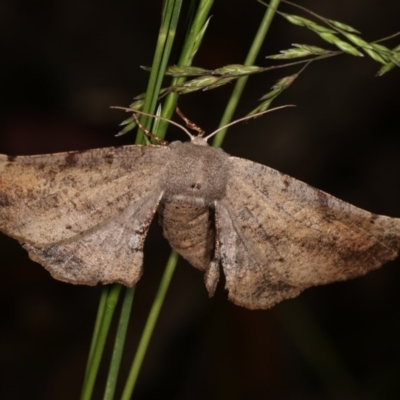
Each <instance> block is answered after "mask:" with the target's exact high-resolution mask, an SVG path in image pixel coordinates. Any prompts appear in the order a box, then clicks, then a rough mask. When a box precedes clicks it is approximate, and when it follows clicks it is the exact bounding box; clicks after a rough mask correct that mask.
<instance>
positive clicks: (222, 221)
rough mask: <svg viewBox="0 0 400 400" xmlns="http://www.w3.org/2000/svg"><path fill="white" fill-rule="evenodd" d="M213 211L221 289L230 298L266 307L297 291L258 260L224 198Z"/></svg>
mask: <svg viewBox="0 0 400 400" xmlns="http://www.w3.org/2000/svg"><path fill="white" fill-rule="evenodd" d="M241 195H243V193H242V194H241ZM239 197H240V196H236V198H237V199H238V198H239ZM215 212H216V221H218V227H217V232H218V241H219V246H220V248H219V252H220V259H221V264H222V268H223V271H224V274H225V288H226V289H227V290H228V293H229V294H228V296H229V299H230V300H231V301H233V302H234V303H235V304H237V305H240V306H243V307H247V308H249V309H266V308H271V307H272V306H274V305H275V304H276V303H279V302H280V301H282V300H285V299H289V298H292V297H296V296H297V295H298V294H299V293H300V292H301V288H297V287H293V286H291V285H289V284H288V283H286V282H284V281H283V280H282V279H280V278H279V276H276V275H275V274H274V273H273V272H272V271H271V270H270V269H268V266H266V265H264V264H263V263H262V262H260V260H259V259H258V258H257V254H256V253H254V251H253V247H252V245H251V243H249V241H248V239H247V238H246V237H245V236H244V235H243V233H242V230H241V226H240V222H238V221H237V214H236V212H235V210H233V209H232V208H231V206H230V204H229V202H228V201H227V200H226V199H223V200H221V201H218V202H217V204H216V208H215Z"/></svg>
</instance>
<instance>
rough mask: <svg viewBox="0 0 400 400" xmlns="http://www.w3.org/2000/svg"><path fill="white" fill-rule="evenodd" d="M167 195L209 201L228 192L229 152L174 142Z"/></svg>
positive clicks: (165, 184) (202, 202) (167, 196)
mask: <svg viewBox="0 0 400 400" xmlns="http://www.w3.org/2000/svg"><path fill="white" fill-rule="evenodd" d="M170 148H171V162H170V164H169V166H168V168H167V174H166V176H165V180H164V188H163V189H164V193H165V195H164V198H167V199H171V198H174V199H180V200H187V201H189V202H193V203H197V204H204V205H210V204H212V203H213V202H214V201H215V200H219V199H221V198H223V197H224V196H225V189H226V183H227V180H228V160H229V156H228V155H227V154H226V153H225V152H223V151H222V150H219V149H214V148H212V147H209V146H199V145H196V144H193V143H190V142H189V143H180V142H173V143H172V144H171V145H170Z"/></svg>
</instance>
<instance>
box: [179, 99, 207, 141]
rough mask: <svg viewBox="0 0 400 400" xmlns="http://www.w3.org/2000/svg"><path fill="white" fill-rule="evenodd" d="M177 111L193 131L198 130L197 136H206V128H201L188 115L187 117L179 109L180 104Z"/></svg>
mask: <svg viewBox="0 0 400 400" xmlns="http://www.w3.org/2000/svg"><path fill="white" fill-rule="evenodd" d="M175 111H176V113H177V114H178V115H179V116H180V117H181V118H182V119H183V120H184V121H185V124H186V126H187V127H188V128H189V129H192V130H193V131H196V132H197V137H203V136H204V134H205V132H204V129H201V128H200V127H199V126H198V125H196V124H195V123H194V122H192V121H191V120H190V119H189V118H188V117H186V115H185V114H183V112H182V111H181V110H180V109H179V107H178V106H177V107H176V108H175Z"/></svg>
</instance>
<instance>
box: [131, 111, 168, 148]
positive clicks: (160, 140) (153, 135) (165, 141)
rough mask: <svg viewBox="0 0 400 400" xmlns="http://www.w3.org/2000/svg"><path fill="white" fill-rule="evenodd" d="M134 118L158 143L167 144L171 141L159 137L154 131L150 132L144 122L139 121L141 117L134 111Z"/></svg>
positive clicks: (147, 134)
mask: <svg viewBox="0 0 400 400" xmlns="http://www.w3.org/2000/svg"><path fill="white" fill-rule="evenodd" d="M133 119H134V120H135V122H136V123H137V125H138V127H139V128H140V129H141V130H142V131H143V132H144V133H145V134H146V136H148V137H149V138H150V139H153V140H155V141H156V142H157V143H158V144H161V145H164V146H167V145H168V144H169V142H168V141H167V140H164V139H161V138H159V137H158V136H157V135H155V134H154V133H153V132H150V131H149V130H148V129H147V128H146V127H145V126H143V125H142V123H141V122H140V121H139V117H138V116H137V115H136V114H135V113H133Z"/></svg>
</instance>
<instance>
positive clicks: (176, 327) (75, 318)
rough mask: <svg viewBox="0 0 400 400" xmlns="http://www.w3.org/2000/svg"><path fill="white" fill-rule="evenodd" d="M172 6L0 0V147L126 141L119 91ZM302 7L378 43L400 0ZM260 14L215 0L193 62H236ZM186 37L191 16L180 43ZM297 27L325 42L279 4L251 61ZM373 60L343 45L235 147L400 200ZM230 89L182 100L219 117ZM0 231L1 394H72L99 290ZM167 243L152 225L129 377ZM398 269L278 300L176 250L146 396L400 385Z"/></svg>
mask: <svg viewBox="0 0 400 400" xmlns="http://www.w3.org/2000/svg"><path fill="white" fill-rule="evenodd" d="M186 3H187V2H186ZM161 4H162V2H161V1H154V0H153V1H149V0H148V1H114V2H98V1H90V0H83V1H74V0H69V1H64V0H59V1H50V0H48V1H42V2H28V1H11V0H9V1H5V0H2V1H0V51H1V52H0V54H1V56H0V113H1V114H0V152H1V153H6V154H34V153H47V152H56V151H67V150H74V149H86V148H94V147H102V146H113V145H120V144H128V143H132V142H133V135H132V134H128V135H126V136H124V137H118V138H115V137H114V134H115V133H116V132H117V131H118V126H117V125H118V123H120V122H121V121H122V120H123V118H124V117H125V114H122V113H121V112H118V111H115V110H110V109H109V108H108V107H109V106H110V105H122V106H124V105H127V104H129V102H130V101H131V99H132V98H133V96H134V95H137V94H139V93H141V92H143V91H144V90H145V88H146V83H147V77H148V73H147V72H145V71H143V70H141V69H140V68H139V66H140V65H151V61H152V55H153V49H154V46H155V41H156V38H157V34H158V27H159V19H160V12H161ZM302 5H304V6H306V7H309V8H311V9H312V10H313V11H316V12H318V13H320V14H322V15H324V16H326V17H328V18H332V19H337V20H340V21H343V22H346V23H348V24H350V25H352V26H355V27H357V28H358V29H359V30H360V31H361V32H363V35H364V36H363V37H364V38H365V39H366V40H369V41H373V40H376V39H379V38H382V37H385V36H388V35H390V34H392V33H394V32H396V31H397V30H398V29H399V18H398V16H399V15H400V3H399V2H398V1H389V0H387V1H382V0H353V1H351V2H348V1H346V2H345V1H324V2H320V1H303V2H302ZM283 9H284V10H285V11H287V12H292V13H298V11H296V10H294V9H292V8H289V7H287V6H284V8H283ZM263 13H264V7H263V6H261V5H260V4H258V3H256V2H255V1H248V0H247V1H244V0H243V1H237V2H232V1H228V0H217V1H216V2H215V5H214V7H213V9H212V15H213V17H212V19H211V22H210V27H209V30H208V32H207V35H206V37H205V40H204V43H203V46H202V48H201V50H200V52H199V53H198V55H197V56H196V59H195V62H194V64H195V65H197V66H202V67H205V68H216V67H220V66H223V65H226V64H231V63H241V62H242V61H243V60H244V58H245V56H246V53H247V49H248V47H249V44H250V43H251V40H252V37H253V35H254V34H255V31H256V29H257V27H258V24H259V22H260V20H261V17H262V15H263ZM183 20H184V19H183ZM182 35H183V26H182V30H181V31H178V37H177V39H178V40H177V43H178V44H179V42H180V39H181V38H182ZM291 43H308V44H315V45H320V46H323V47H328V45H327V44H325V43H323V42H322V41H320V40H319V39H318V38H317V37H316V36H315V35H313V34H312V33H310V32H308V31H306V30H305V29H302V28H299V27H295V26H293V25H290V24H288V23H286V22H285V21H284V20H282V19H281V18H279V17H276V19H275V21H274V23H273V26H272V29H271V31H270V35H269V36H268V39H267V41H266V42H265V44H264V47H263V50H262V51H261V53H260V54H261V55H260V57H259V59H258V61H257V64H258V65H262V66H267V65H270V64H271V62H270V61H268V60H265V59H264V56H265V55H267V54H272V53H276V52H277V51H279V50H281V49H287V48H289V47H290V44H291ZM396 44H398V40H397V41H396V40H395V41H394V42H391V46H394V45H396ZM378 68H379V66H378V64H377V63H375V62H373V61H372V60H370V59H369V58H368V57H364V58H356V57H351V56H346V55H343V56H339V57H336V58H332V59H329V60H325V61H319V62H317V63H314V64H313V65H311V66H310V67H308V69H307V70H306V71H305V72H304V73H303V74H302V76H301V77H300V78H299V79H298V80H297V81H296V82H295V83H294V84H293V86H292V87H291V88H290V89H289V90H288V91H287V92H285V93H284V94H283V95H282V96H281V97H280V98H279V100H278V101H277V102H276V105H278V104H288V103H290V104H296V105H297V107H296V108H290V109H285V110H281V111H277V112H274V113H271V114H268V115H266V116H264V117H262V118H258V119H257V120H255V121H249V122H246V123H242V124H239V125H237V126H235V127H233V128H232V129H231V130H230V131H229V134H228V136H227V138H226V141H225V143H224V148H225V150H226V151H227V152H228V153H231V154H234V155H236V156H240V157H245V158H248V159H251V160H254V161H257V162H261V163H263V164H266V165H269V166H271V167H273V168H276V169H279V170H281V171H283V172H285V173H287V174H290V175H292V176H294V177H296V178H298V179H301V180H303V181H306V182H307V183H309V184H312V185H313V186H316V187H318V188H321V189H323V190H325V191H328V192H329V193H332V194H334V195H335V196H337V197H339V198H341V199H343V200H346V201H348V202H350V203H352V204H355V205H357V206H359V207H362V208H365V209H368V210H370V211H373V212H375V213H380V214H386V215H390V216H400V185H399V172H400V132H399V122H398V121H399V105H400V103H399V100H398V99H399V88H400V71H399V70H398V69H397V70H393V71H392V72H391V73H389V74H388V75H386V76H384V77H381V78H376V77H375V76H374V75H375V73H376V71H377V69H378ZM296 71H297V69H296V68H294V69H286V70H280V71H275V72H273V73H266V74H261V75H258V76H255V77H253V78H252V79H251V80H250V82H249V84H248V87H247V89H246V92H245V94H244V96H243V100H242V102H241V104H240V107H239V109H238V111H237V113H236V116H237V117H240V116H243V115H245V113H246V112H248V111H250V110H251V109H253V108H254V107H255V106H256V105H257V99H258V98H259V97H260V96H262V95H263V94H264V93H266V92H268V91H269V88H270V87H271V86H272V84H273V83H274V82H275V81H276V80H277V79H279V78H280V77H283V76H285V75H288V74H291V73H294V72H296ZM232 87H233V86H232V85H228V86H226V87H224V88H222V89H218V90H213V91H210V92H206V93H199V94H196V95H188V96H183V97H181V99H180V102H179V103H180V106H181V108H182V109H183V111H184V112H185V114H186V115H187V116H188V117H190V118H191V119H192V120H193V121H195V122H196V123H198V124H199V125H200V126H202V127H203V128H204V129H206V130H207V131H211V130H213V129H215V128H216V127H217V125H218V121H219V119H220V117H221V115H222V112H223V109H224V106H225V104H226V101H227V99H228V97H229V94H230V91H231V89H232ZM178 135H180V136H179V137H180V138H181V139H183V138H182V135H181V133H178ZM0 239H1V241H0V265H1V274H2V282H3V283H2V290H1V294H0V296H1V297H0V304H2V313H1V330H0V368H1V370H0V376H1V383H0V392H2V393H0V397H1V398H2V399H22V398H24V399H45V400H47V399H59V400H63V399H76V398H78V396H79V392H80V388H81V382H82V377H83V373H84V368H85V363H86V358H87V354H88V349H89V345H90V339H91V332H92V329H93V324H94V320H95V314H96V310H97V303H98V300H99V297H100V293H101V288H100V287H96V288H91V287H78V286H73V285H68V284H65V283H61V282H57V281H55V280H53V279H51V277H50V276H49V274H48V273H47V272H46V271H45V270H44V269H43V268H41V267H40V266H39V265H37V264H35V263H33V262H31V261H30V260H29V259H28V257H27V254H26V252H25V251H24V250H22V249H21V247H20V246H19V245H18V243H17V242H16V241H14V240H12V239H10V238H7V237H5V236H2V237H1V238H0ZM168 253H169V248H168V244H167V243H166V242H165V241H164V240H163V239H162V237H161V232H160V229H159V227H158V226H157V225H156V224H155V225H154V228H153V229H152V231H151V233H150V235H149V237H148V240H147V244H146V249H145V273H144V276H143V278H142V279H141V281H140V283H139V284H138V285H137V290H136V295H135V302H134V306H133V314H132V324H131V327H130V329H129V331H128V337H127V345H126V351H125V361H124V364H123V366H122V370H121V377H122V381H124V379H125V376H126V373H127V370H128V368H129V366H130V363H131V359H132V356H133V354H134V351H135V348H136V345H137V341H138V338H139V335H140V333H141V330H142V328H143V324H144V321H145V318H146V316H147V313H148V311H149V307H150V305H151V301H152V298H153V296H154V294H155V291H156V288H157V285H158V283H159V280H160V278H161V274H162V271H163V266H164V264H165V261H166V259H167V257H168ZM399 279H400V273H399V261H396V262H392V263H390V264H388V265H386V266H384V267H383V268H382V269H381V270H378V271H376V272H373V273H371V274H369V275H368V276H366V277H363V278H359V279H356V280H354V281H349V282H343V283H337V284H332V285H328V286H324V287H317V288H312V289H309V290H306V291H305V292H304V293H303V294H302V295H301V296H300V297H299V298H298V299H295V300H288V301H285V302H283V303H281V304H279V305H278V306H276V307H275V308H274V309H272V310H267V311H249V310H246V309H243V308H240V307H237V306H235V305H233V304H231V303H229V302H228V301H227V299H226V293H225V292H224V290H223V288H222V287H221V286H220V287H219V288H218V290H217V294H216V296H215V297H214V298H213V299H211V300H210V299H208V297H207V293H206V290H205V288H204V283H203V278H202V275H201V274H200V273H199V272H198V271H196V270H195V269H193V268H191V267H189V266H188V264H187V263H186V262H183V261H181V262H180V264H179V266H178V268H177V271H176V273H175V276H174V279H173V282H172V285H171V287H170V289H169V292H168V294H167V298H166V301H165V304H164V307H163V309H162V313H161V317H160V319H159V322H158V324H157V327H156V331H155V333H154V337H153V340H152V342H151V344H150V348H149V351H148V354H147V355H146V359H145V363H144V366H143V369H142V371H141V375H140V377H139V382H138V385H137V390H136V392H135V395H134V398H136V399H154V398H161V397H162V398H164V397H168V398H173V399H188V398H190V399H204V398H208V399H223V398H230V399H264V398H269V399H367V400H370V399H371V400H373V399H379V400H382V399H397V398H400V389H399V385H398V376H399V373H400V348H399V347H400V345H399V337H400V326H399V320H400V312H399V305H400V293H399V290H398V286H399V284H398V282H399ZM111 345H112V344H111V343H110V344H109V346H108V349H107V350H108V353H107V354H108V355H109V350H110V349H111ZM107 357H108V356H107ZM106 372H107V364H105V365H104V368H103V369H102V370H101V371H100V377H99V381H98V384H99V385H98V386H99V387H98V391H97V394H96V398H98V399H100V398H102V391H103V382H104V379H105V376H106Z"/></svg>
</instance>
